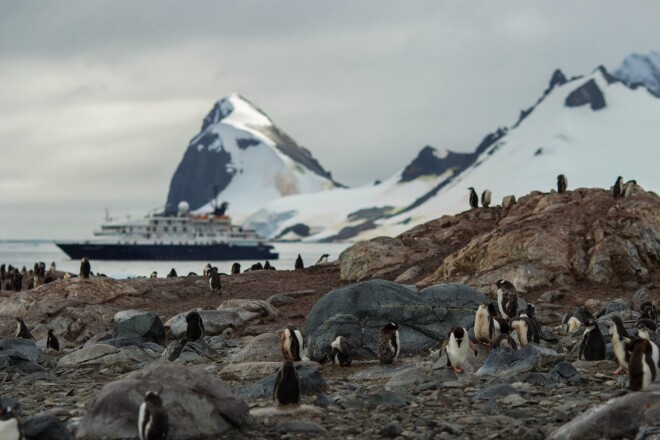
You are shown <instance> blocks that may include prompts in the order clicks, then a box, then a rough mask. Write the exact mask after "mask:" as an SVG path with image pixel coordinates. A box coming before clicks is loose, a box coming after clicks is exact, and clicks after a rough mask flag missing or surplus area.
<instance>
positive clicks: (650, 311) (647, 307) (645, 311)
mask: <svg viewBox="0 0 660 440" xmlns="http://www.w3.org/2000/svg"><path fill="white" fill-rule="evenodd" d="M639 310H640V312H642V314H641V316H640V317H639V318H640V319H650V320H651V321H653V322H657V320H658V315H657V312H656V308H655V304H653V303H652V302H651V301H646V302H644V303H642V304H641V305H640V306H639Z"/></svg>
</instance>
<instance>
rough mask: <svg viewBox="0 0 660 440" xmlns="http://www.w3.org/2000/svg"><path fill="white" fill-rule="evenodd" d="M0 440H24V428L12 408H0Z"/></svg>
mask: <svg viewBox="0 0 660 440" xmlns="http://www.w3.org/2000/svg"><path fill="white" fill-rule="evenodd" d="M0 439H2V440H24V439H25V437H24V436H23V426H22V425H21V420H20V419H19V418H18V415H17V414H16V413H15V412H14V410H13V409H12V407H11V406H9V405H7V406H0Z"/></svg>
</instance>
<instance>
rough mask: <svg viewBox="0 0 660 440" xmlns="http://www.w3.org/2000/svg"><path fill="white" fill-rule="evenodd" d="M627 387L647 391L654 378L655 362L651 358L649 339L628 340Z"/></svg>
mask: <svg viewBox="0 0 660 440" xmlns="http://www.w3.org/2000/svg"><path fill="white" fill-rule="evenodd" d="M627 349H628V351H629V352H630V359H629V361H628V389H630V390H632V391H648V390H649V389H650V388H651V383H652V382H653V381H654V380H655V375H656V370H657V363H655V362H654V361H653V358H652V347H651V341H649V340H648V339H634V340H629V343H628V344H627Z"/></svg>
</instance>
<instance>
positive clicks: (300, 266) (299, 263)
mask: <svg viewBox="0 0 660 440" xmlns="http://www.w3.org/2000/svg"><path fill="white" fill-rule="evenodd" d="M295 268H296V270H299V269H304V268H305V265H304V264H303V260H302V257H301V256H300V254H298V258H296V264H295Z"/></svg>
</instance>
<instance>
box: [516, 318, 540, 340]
mask: <svg viewBox="0 0 660 440" xmlns="http://www.w3.org/2000/svg"><path fill="white" fill-rule="evenodd" d="M510 325H511V330H512V331H514V330H515V332H516V334H517V335H518V341H519V342H520V346H521V347H524V346H525V345H527V344H529V343H530V342H534V343H536V344H538V343H539V342H540V339H539V334H538V333H537V332H536V331H535V330H534V326H533V325H532V323H531V322H530V320H529V318H525V317H522V316H519V317H517V318H513V319H512V320H511V324H510Z"/></svg>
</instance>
